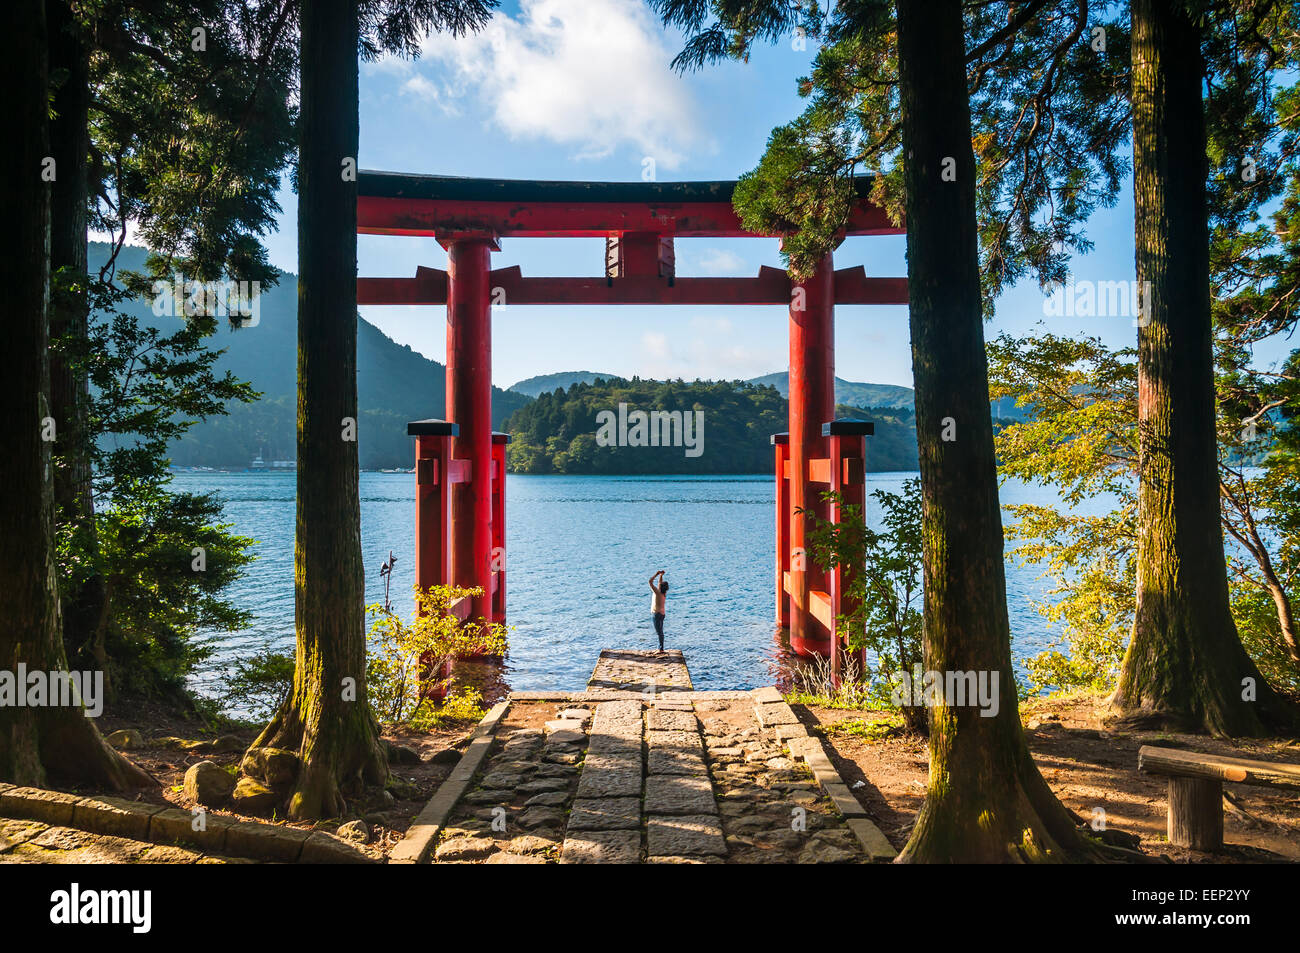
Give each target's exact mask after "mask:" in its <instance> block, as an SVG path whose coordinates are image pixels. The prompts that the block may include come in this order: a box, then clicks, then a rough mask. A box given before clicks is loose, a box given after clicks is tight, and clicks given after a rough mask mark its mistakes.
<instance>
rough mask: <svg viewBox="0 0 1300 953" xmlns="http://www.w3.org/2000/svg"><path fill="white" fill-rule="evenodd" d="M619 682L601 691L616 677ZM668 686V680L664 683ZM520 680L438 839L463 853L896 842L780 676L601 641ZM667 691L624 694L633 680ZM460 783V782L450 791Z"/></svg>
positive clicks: (547, 859) (793, 850) (832, 853)
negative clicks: (754, 687) (588, 674)
mask: <svg viewBox="0 0 1300 953" xmlns="http://www.w3.org/2000/svg"><path fill="white" fill-rule="evenodd" d="M617 679H623V680H622V681H618V682H617V683H618V684H619V685H620V686H621V687H622V688H623V690H622V691H617V690H610V688H611V686H610V685H609V684H608V683H609V682H614V681H616V680H617ZM666 680H670V681H672V682H673V683H674V687H673V688H672V689H670V690H664V688H665V684H664V683H665V681H666ZM591 684H592V686H593V687H592V688H589V689H588V691H586V692H575V693H522V692H521V693H517V694H516V695H514V696H512V700H511V703H510V706H509V708H508V709H507V711H508V713H507V715H506V716H505V718H504V719H503V720H502V723H501V725H500V731H499V734H498V736H497V738H496V739H495V741H494V742H493V747H492V749H491V754H490V755H489V756H488V757H487V759H486V761H485V764H484V766H483V768H482V769H481V772H480V773H478V774H476V775H475V781H476V783H474V784H471V785H470V789H469V790H468V791H467V793H466V794H465V795H464V796H463V797H462V798H460V800H459V802H458V804H457V806H456V809H455V810H452V811H451V812H450V815H449V819H448V821H447V822H446V823H445V824H444V825H441V830H440V832H439V835H438V836H439V838H440V840H439V841H438V843H437V846H436V849H435V850H434V851H433V855H434V859H435V860H436V861H438V862H460V863H466V862H468V863H482V862H486V863H555V862H559V863H568V864H574V863H576V864H582V863H624V864H626V863H633V864H634V863H866V862H871V861H875V860H887V859H889V858H891V857H892V856H893V850H892V848H890V847H889V844H888V842H887V841H885V839H884V836H883V835H881V834H880V832H879V831H878V830H877V829H876V828H875V826H874V824H872V822H871V821H870V820H869V819H868V818H867V816H866V812H865V811H863V809H862V808H861V806H860V805H859V804H858V803H857V801H856V799H854V797H853V796H852V794H851V792H850V791H849V789H848V788H847V787H845V786H844V784H843V782H842V781H841V780H840V777H839V775H838V774H837V773H836V772H835V769H834V767H833V766H832V765H831V763H830V761H829V760H828V759H827V758H826V756H825V753H824V751H823V749H822V746H821V741H820V740H819V739H817V738H812V737H809V736H808V734H807V732H806V730H805V729H804V728H803V726H802V725H800V724H799V723H798V719H797V718H795V717H794V713H793V712H792V711H791V710H790V708H789V706H788V705H786V704H785V702H784V701H782V700H781V696H780V695H779V694H778V693H777V692H776V691H775V689H761V690H759V691H756V692H741V691H732V692H695V691H691V690H690V689H689V687H682V686H689V685H690V676H689V674H688V673H687V671H686V663H685V659H683V658H682V656H681V653H671V654H669V653H665V654H664V655H659V654H658V653H639V652H629V651H624V650H605V651H604V652H602V653H601V658H600V661H599V662H598V663H597V666H596V671H595V673H594V674H593V675H592V680H591ZM651 684H653V685H655V686H657V687H658V688H659V689H660V691H659V692H657V693H656V692H652V691H649V690H642V691H641V692H638V693H633V692H632V691H629V690H628V689H629V688H630V687H632V686H649V685H651ZM453 796H454V795H453Z"/></svg>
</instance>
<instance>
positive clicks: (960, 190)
mask: <svg viewBox="0 0 1300 953" xmlns="http://www.w3.org/2000/svg"><path fill="white" fill-rule="evenodd" d="M897 11H898V57H899V71H900V80H901V88H902V93H901V95H902V107H903V149H904V156H905V170H904V175H905V186H906V193H907V198H906V211H907V263H908V282H909V296H910V306H911V332H912V370H913V378H914V381H915V387H916V423H917V437H918V442H919V445H920V466H921V486H922V500H923V506H922V510H923V532H924V543H925V557H924V569H925V663H926V668H927V669H929V670H932V671H939V672H950V671H962V672H970V671H974V672H989V673H993V677H994V678H996V679H997V684H998V686H999V691H998V702H999V704H998V708H997V713H996V715H994V716H993V717H985V716H983V715H982V714H981V712H980V710H979V709H978V708H976V707H974V706H972V705H965V706H961V707H957V706H952V707H947V706H943V705H940V706H937V707H934V708H932V709H931V721H930V783H929V788H928V790H927V792H926V798H925V804H924V805H923V806H922V809H921V813H920V816H919V817H918V818H917V822H916V826H915V827H914V828H913V831H912V836H911V838H910V839H909V840H908V842H907V846H906V847H905V848H904V849H903V852H902V854H901V855H900V857H899V861H900V862H904V863H941V862H956V863H998V862H1013V861H1029V862H1038V861H1069V860H1092V859H1098V858H1100V857H1101V856H1103V854H1104V852H1105V849H1104V848H1102V846H1101V845H1100V844H1098V843H1097V842H1095V841H1093V840H1092V839H1091V838H1087V837H1085V836H1084V835H1083V834H1081V833H1080V831H1079V828H1078V826H1077V823H1076V821H1075V820H1074V818H1073V817H1072V816H1071V815H1070V814H1069V812H1067V811H1066V810H1065V808H1064V807H1063V806H1062V805H1061V803H1060V802H1059V801H1058V800H1057V799H1056V797H1055V795H1053V794H1052V792H1051V790H1050V789H1049V788H1048V786H1047V784H1046V783H1045V782H1044V781H1043V779H1042V776H1041V775H1040V774H1039V772H1038V768H1037V767H1036V766H1035V764H1034V761H1033V758H1032V756H1031V755H1030V753H1029V749H1028V746H1027V745H1026V743H1025V740H1024V732H1023V730H1022V729H1021V725H1020V713H1019V706H1018V704H1017V700H1016V690H1015V683H1014V679H1013V677H1012V669H1011V632H1010V626H1009V623H1008V619H1007V605H1006V584H1005V580H1004V577H1003V554H1002V545H1003V538H1002V519H1001V512H1000V510H999V504H998V484H997V464H996V460H995V456H994V449H993V426H992V418H991V414H990V410H989V391H988V364H987V360H986V357H985V351H984V327H983V317H982V311H981V299H980V283H979V262H978V245H977V238H976V219H975V214H976V212H975V159H974V154H973V152H972V149H971V137H970V104H969V99H968V95H967V89H966V75H965V70H964V42H963V25H962V11H961V3H960V0H898V4H897ZM945 431H947V436H949V437H951V438H952V439H944V437H945Z"/></svg>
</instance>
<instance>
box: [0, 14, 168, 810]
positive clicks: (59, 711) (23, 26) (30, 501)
mask: <svg viewBox="0 0 1300 953" xmlns="http://www.w3.org/2000/svg"><path fill="white" fill-rule="evenodd" d="M8 14H9V19H8V25H9V29H10V40H11V43H12V46H13V49H12V51H11V55H10V56H7V57H5V61H4V65H3V66H2V67H0V70H2V71H3V73H2V75H3V81H4V86H5V89H6V90H8V92H9V108H10V114H11V116H12V118H13V121H14V122H15V123H16V124H17V127H18V128H20V129H21V130H22V134H21V135H19V136H17V137H15V139H14V142H13V143H12V144H11V148H8V149H5V150H4V151H3V156H2V157H0V210H2V211H3V213H4V216H5V221H6V223H7V227H8V228H9V229H10V235H11V238H12V240H13V242H14V245H13V249H12V253H11V254H7V255H4V256H3V259H2V263H0V277H2V279H3V282H4V287H5V289H6V293H7V295H8V300H9V307H10V309H11V310H10V312H9V320H8V321H7V322H6V327H7V338H6V344H7V348H8V357H9V359H10V367H9V368H8V369H7V371H6V373H5V374H3V375H0V396H2V397H3V399H4V401H5V407H6V413H5V414H4V415H3V419H2V420H0V439H2V440H3V444H4V446H5V448H6V453H7V454H8V457H9V459H8V463H7V466H6V469H5V476H6V485H5V492H4V493H3V494H0V578H3V579H4V585H3V586H0V670H2V671H5V672H17V671H18V669H19V666H26V667H27V668H28V669H29V670H30V671H41V672H45V673H50V674H52V673H57V672H60V671H66V669H67V667H68V664H67V658H66V655H65V652H64V646H63V620H62V616H61V612H60V604H59V588H58V575H57V569H56V563H55V541H54V486H53V480H52V475H51V448H50V442H51V441H50V439H49V437H50V436H52V434H51V431H50V426H51V421H52V418H51V417H50V409H51V405H50V390H49V388H50V376H49V374H50V367H49V333H50V320H49V303H50V300H49V281H50V260H49V248H50V203H51V198H50V191H49V189H48V187H47V183H46V182H43V181H42V180H41V173H40V170H41V169H42V167H43V166H45V164H46V161H47V157H48V156H49V119H48V109H49V88H48V74H47V70H48V58H47V53H46V50H47V47H46V40H47V37H46V17H45V6H44V3H43V2H42V0H18V2H17V3H14V4H11V5H10V8H9V10H8ZM26 688H27V686H20V690H22V691H26ZM75 701H76V702H77V703H75V704H54V705H48V704H47V705H40V706H21V707H20V706H16V705H13V704H5V705H0V778H2V779H4V780H6V781H10V782H14V783H17V784H25V785H26V784H30V785H45V784H47V783H49V782H50V781H52V780H53V781H59V782H63V783H71V784H84V783H88V782H89V783H94V784H98V785H103V786H104V787H108V788H111V789H118V790H123V789H127V788H131V787H146V786H151V785H154V784H155V783H156V782H155V781H154V780H153V779H152V778H151V777H150V776H149V775H148V774H146V773H145V772H144V771H142V770H141V769H140V768H138V767H136V766H135V765H133V764H131V763H130V762H129V761H127V760H126V759H124V758H123V757H122V756H121V755H120V754H118V753H117V752H116V751H114V750H113V749H112V748H110V747H109V746H108V745H107V744H105V743H104V739H103V737H102V736H101V735H100V733H99V731H98V730H97V729H96V727H95V723H94V721H93V720H91V719H90V718H87V717H86V713H85V710H84V709H83V708H82V705H81V704H80V701H81V699H76V700H75Z"/></svg>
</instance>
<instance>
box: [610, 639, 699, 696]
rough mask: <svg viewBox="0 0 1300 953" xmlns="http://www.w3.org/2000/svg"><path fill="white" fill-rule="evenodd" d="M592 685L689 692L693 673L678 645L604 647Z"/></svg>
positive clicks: (634, 690) (632, 689) (631, 689)
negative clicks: (652, 648) (655, 649)
mask: <svg viewBox="0 0 1300 953" xmlns="http://www.w3.org/2000/svg"><path fill="white" fill-rule="evenodd" d="M587 688H589V689H601V688H608V689H616V690H621V691H628V692H650V693H656V692H689V691H690V690H691V688H692V686H691V673H690V672H689V671H687V668H686V658H685V657H684V656H683V655H682V653H681V651H680V650H678V649H668V650H666V651H663V652H643V651H640V650H639V649H601V650H600V658H598V659H597V660H596V668H595V671H593V672H592V673H591V678H590V679H588V681H587Z"/></svg>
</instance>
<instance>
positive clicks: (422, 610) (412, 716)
mask: <svg viewBox="0 0 1300 953" xmlns="http://www.w3.org/2000/svg"><path fill="white" fill-rule="evenodd" d="M478 595H482V590H480V589H464V588H460V587H457V586H432V587H430V588H428V589H420V588H419V587H418V586H417V587H415V605H416V608H415V612H414V614H413V615H412V616H411V619H410V621H409V622H408V621H406V620H404V619H403V618H402V617H401V616H399V615H397V614H396V613H394V612H393V611H392V610H391V609H389V608H387V607H385V606H384V605H382V604H379V603H376V604H375V605H371V606H367V607H366V612H367V613H368V614H369V615H370V616H371V618H372V619H373V621H372V622H371V625H370V646H371V650H370V652H369V653H368V654H367V657H366V680H367V682H368V683H369V685H370V705H371V708H372V710H373V711H374V714H375V717H376V718H377V719H378V720H379V721H380V722H381V723H384V724H398V723H403V722H412V721H415V720H416V719H417V717H418V715H419V714H420V711H421V708H422V707H423V706H424V705H425V703H426V702H427V701H429V700H430V699H431V698H439V697H446V696H449V695H450V694H451V693H452V692H451V689H452V680H453V677H454V675H453V666H454V664H455V663H456V662H457V661H458V660H460V659H464V658H469V657H470V656H473V655H479V654H482V655H492V656H504V655H505V654H506V651H507V649H508V648H509V645H508V641H507V629H506V627H505V626H503V625H497V624H496V623H488V624H485V623H483V622H482V621H470V622H465V621H462V620H461V619H460V618H459V617H457V616H456V615H454V614H453V613H452V612H451V604H452V603H453V602H455V601H456V600H458V599H464V598H473V597H474V596H478ZM454 705H455V703H453V707H454Z"/></svg>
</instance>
